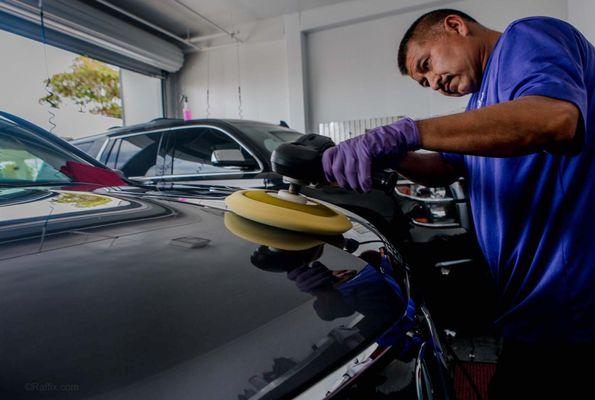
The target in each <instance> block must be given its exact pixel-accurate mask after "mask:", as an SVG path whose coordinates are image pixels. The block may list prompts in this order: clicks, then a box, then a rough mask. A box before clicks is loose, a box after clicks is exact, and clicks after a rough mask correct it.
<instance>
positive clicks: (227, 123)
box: [71, 118, 285, 144]
mask: <svg viewBox="0 0 595 400" xmlns="http://www.w3.org/2000/svg"><path fill="white" fill-rule="evenodd" d="M199 124H208V125H214V126H222V127H228V128H229V127H234V128H239V129H241V127H242V126H247V125H261V126H271V127H280V128H285V127H284V126H282V125H275V124H272V123H268V122H262V121H253V120H245V119H233V118H203V119H192V120H188V121H184V120H183V119H180V118H156V119H153V120H151V121H149V122H145V123H142V124H136V125H130V126H125V127H114V128H110V129H109V130H108V131H106V132H102V133H98V134H95V135H90V136H85V137H82V138H78V139H75V140H72V141H71V143H75V144H76V143H83V142H87V141H90V140H93V139H98V138H101V137H105V136H107V137H113V136H119V135H124V134H130V133H138V132H145V131H152V130H156V129H168V128H177V127H182V126H194V125H199Z"/></svg>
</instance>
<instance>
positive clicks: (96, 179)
mask: <svg viewBox="0 0 595 400" xmlns="http://www.w3.org/2000/svg"><path fill="white" fill-rule="evenodd" d="M60 172H62V173H63V174H64V175H67V176H68V177H69V178H71V179H72V180H73V181H74V182H75V183H91V184H94V185H97V186H100V187H106V186H123V185H126V182H125V181H124V180H123V179H122V178H120V176H119V175H118V174H117V173H115V172H114V171H112V170H109V169H106V168H100V167H95V166H93V165H89V164H82V163H78V162H74V161H67V162H66V165H64V166H62V168H60Z"/></svg>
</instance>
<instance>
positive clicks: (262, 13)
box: [108, 0, 350, 37]
mask: <svg viewBox="0 0 595 400" xmlns="http://www.w3.org/2000/svg"><path fill="white" fill-rule="evenodd" d="M108 1H109V2H110V3H111V4H113V5H115V6H118V7H120V8H123V9H125V10H126V11H128V12H131V13H133V14H135V15H136V16H138V17H141V18H143V19H146V20H147V21H149V22H152V23H154V24H156V25H158V26H160V27H162V28H164V29H167V30H168V31H170V32H172V33H175V34H177V35H179V36H184V37H185V36H186V35H187V34H188V33H190V36H197V35H208V34H212V33H217V32H218V30H217V29H216V28H215V27H213V26H212V25H211V24H209V23H208V22H206V21H204V20H202V19H201V18H200V17H198V16H197V15H194V14H192V13H191V12H189V11H188V10H187V9H185V8H184V7H182V6H180V5H179V4H177V3H176V2H175V1H174V0H111V1H110V0H108ZM179 1H181V2H182V3H184V4H185V5H186V6H188V7H190V8H192V9H193V10H195V11H197V12H199V13H201V14H203V15H204V16H206V17H208V18H209V19H211V20H213V21H215V22H216V23H217V24H219V25H221V26H223V27H224V28H226V29H231V28H232V27H234V26H236V25H239V24H243V23H248V22H253V21H257V20H261V19H266V18H272V17H277V16H281V15H284V14H289V13H293V12H298V11H304V10H308V9H312V8H316V7H322V6H327V5H331V4H336V3H341V2H346V1H350V0H179Z"/></svg>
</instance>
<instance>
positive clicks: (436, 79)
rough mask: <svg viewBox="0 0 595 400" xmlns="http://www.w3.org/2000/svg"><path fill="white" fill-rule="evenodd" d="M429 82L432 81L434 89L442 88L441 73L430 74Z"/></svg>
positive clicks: (431, 84)
mask: <svg viewBox="0 0 595 400" xmlns="http://www.w3.org/2000/svg"><path fill="white" fill-rule="evenodd" d="M428 75H429V76H428V82H430V87H431V88H432V89H433V90H438V89H440V75H438V74H428Z"/></svg>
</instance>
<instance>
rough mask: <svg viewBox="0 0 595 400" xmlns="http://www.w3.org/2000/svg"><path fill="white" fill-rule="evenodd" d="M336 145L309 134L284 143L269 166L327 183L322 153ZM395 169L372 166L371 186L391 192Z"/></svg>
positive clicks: (286, 174) (300, 178)
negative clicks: (389, 169) (373, 167)
mask: <svg viewBox="0 0 595 400" xmlns="http://www.w3.org/2000/svg"><path fill="white" fill-rule="evenodd" d="M333 146H335V143H334V142H333V141H332V139H331V138H329V137H327V136H322V135H317V134H315V133H310V134H307V135H303V136H302V137H300V138H299V139H298V140H296V141H295V142H290V143H283V144H281V145H280V146H279V147H277V149H276V150H275V151H273V154H272V156H271V165H272V168H273V171H275V172H276V173H278V174H280V175H282V176H284V177H287V178H291V179H294V180H296V181H301V182H303V183H304V184H305V185H307V184H310V183H312V184H327V183H328V182H326V180H325V178H324V172H323V169H322V154H323V153H324V152H325V151H326V150H328V149H330V148H331V147H333ZM397 179H398V174H397V173H396V172H394V171H388V170H382V169H374V170H373V172H372V186H373V187H374V188H375V189H378V190H382V191H383V192H385V193H390V192H391V191H392V190H394V188H395V185H396V184H397Z"/></svg>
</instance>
